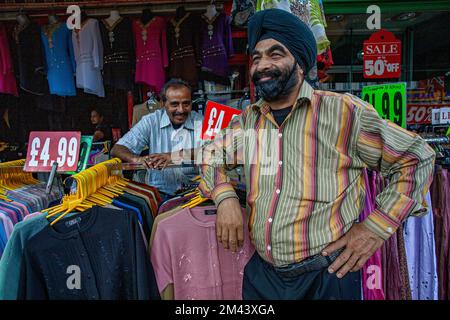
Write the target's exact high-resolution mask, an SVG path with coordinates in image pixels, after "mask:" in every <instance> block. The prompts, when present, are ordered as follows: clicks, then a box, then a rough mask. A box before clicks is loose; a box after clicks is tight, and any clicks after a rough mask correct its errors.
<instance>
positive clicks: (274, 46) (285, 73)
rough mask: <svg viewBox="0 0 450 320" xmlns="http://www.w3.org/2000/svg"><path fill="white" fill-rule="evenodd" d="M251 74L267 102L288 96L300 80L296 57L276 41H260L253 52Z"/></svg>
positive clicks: (258, 90)
mask: <svg viewBox="0 0 450 320" xmlns="http://www.w3.org/2000/svg"><path fill="white" fill-rule="evenodd" d="M252 59H253V64H252V66H251V69H250V74H251V77H252V80H253V83H254V84H255V87H256V90H257V92H258V94H259V95H260V96H261V97H262V98H263V99H264V100H266V101H268V102H271V101H276V100H278V99H279V98H280V97H281V96H283V95H286V94H288V93H289V92H290V91H291V90H292V89H293V88H294V87H295V85H296V84H297V83H298V82H299V81H302V80H303V79H300V78H299V77H300V73H299V72H298V70H299V67H298V66H297V62H296V61H295V58H294V56H293V55H292V54H291V53H290V52H289V50H288V49H287V48H286V47H285V46H284V45H283V44H281V43H280V42H278V41H276V40H274V39H266V40H262V41H259V42H258V44H257V45H256V47H255V49H254V50H253V52H252Z"/></svg>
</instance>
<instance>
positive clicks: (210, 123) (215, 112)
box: [202, 101, 241, 140]
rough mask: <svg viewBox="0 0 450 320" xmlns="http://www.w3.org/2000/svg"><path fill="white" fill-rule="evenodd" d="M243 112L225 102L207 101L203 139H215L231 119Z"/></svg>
mask: <svg viewBox="0 0 450 320" xmlns="http://www.w3.org/2000/svg"><path fill="white" fill-rule="evenodd" d="M240 113H241V111H240V110H237V109H234V108H231V107H228V106H225V105H223V104H220V103H217V102H213V101H208V102H207V103H206V110H205V116H204V118H203V126H202V139H203V140H210V139H214V137H215V136H216V134H218V133H219V132H220V131H221V130H222V129H225V128H226V127H227V126H228V124H229V123H230V121H231V119H233V118H234V117H235V116H237V115H239V114H240Z"/></svg>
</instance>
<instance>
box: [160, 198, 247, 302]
mask: <svg viewBox="0 0 450 320" xmlns="http://www.w3.org/2000/svg"><path fill="white" fill-rule="evenodd" d="M207 210H215V207H214V206H209V207H197V208H193V209H189V208H186V209H183V210H182V211H180V212H178V213H176V214H175V215H173V216H170V217H168V218H166V219H164V220H162V221H161V222H160V223H159V224H158V228H157V229H156V232H155V237H154V241H153V245H152V248H151V261H152V265H153V269H154V271H155V275H156V282H157V284H158V289H159V291H160V292H162V291H163V290H164V289H165V288H166V287H167V285H169V284H171V283H173V284H174V298H175V300H199V299H200V300H241V299H242V281H243V275H244V267H245V265H246V264H247V262H248V261H249V260H250V258H251V257H252V255H253V253H254V251H255V249H254V248H253V245H252V244H251V243H250V238H249V235H248V231H247V228H245V233H244V246H243V247H242V248H240V249H239V250H238V252H237V253H235V254H233V253H231V252H230V251H225V249H224V248H223V246H222V245H221V244H218V243H217V239H216V228H215V224H216V215H215V214H213V215H207V214H206V212H207ZM243 214H244V213H243ZM244 221H245V219H244Z"/></svg>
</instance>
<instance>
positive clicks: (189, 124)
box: [159, 109, 194, 130]
mask: <svg viewBox="0 0 450 320" xmlns="http://www.w3.org/2000/svg"><path fill="white" fill-rule="evenodd" d="M171 125H172V123H171V122H170V119H169V116H168V115H167V111H166V110H165V109H164V110H163V115H162V117H161V121H160V124H159V127H160V128H161V129H162V128H165V127H168V126H171ZM183 127H184V128H186V129H188V130H194V120H193V118H192V112H191V113H190V114H189V116H188V118H187V119H186V122H185V123H184V124H183V125H182V126H181V128H183Z"/></svg>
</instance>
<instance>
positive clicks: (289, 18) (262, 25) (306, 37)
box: [248, 9, 317, 74]
mask: <svg viewBox="0 0 450 320" xmlns="http://www.w3.org/2000/svg"><path fill="white" fill-rule="evenodd" d="M265 39H274V40H276V41H278V42H280V43H282V44H283V45H284V46H285V47H286V48H287V49H288V50H289V52H290V53H291V54H292V55H293V56H294V58H295V60H296V61H297V63H298V64H299V66H300V67H301V68H302V69H303V71H304V72H305V74H307V73H308V72H309V70H311V68H312V67H314V65H315V63H316V59H317V45H316V39H315V38H314V35H313V33H312V31H311V29H310V28H309V26H308V25H307V24H305V23H304V22H303V21H302V20H300V19H299V18H298V17H296V16H295V15H293V14H291V13H289V12H287V11H284V10H280V9H267V10H263V11H259V12H258V13H256V14H255V15H253V16H252V17H251V19H250V21H249V23H248V46H249V50H250V53H251V52H252V51H253V50H254V49H255V47H256V44H257V43H258V42H259V41H261V40H265Z"/></svg>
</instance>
